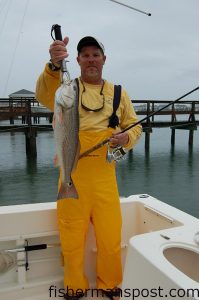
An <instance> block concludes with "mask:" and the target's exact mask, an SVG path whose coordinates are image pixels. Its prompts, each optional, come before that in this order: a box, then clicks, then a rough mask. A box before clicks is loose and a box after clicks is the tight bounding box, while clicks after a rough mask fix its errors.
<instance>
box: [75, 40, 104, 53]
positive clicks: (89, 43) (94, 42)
mask: <svg viewBox="0 0 199 300" xmlns="http://www.w3.org/2000/svg"><path fill="white" fill-rule="evenodd" d="M93 45H94V46H97V47H98V48H99V49H100V50H102V52H103V53H104V52H105V49H104V45H103V44H102V43H101V42H100V41H98V40H97V39H96V38H94V37H93V36H85V37H83V38H82V39H81V40H80V41H79V43H78V45H77V51H78V53H79V52H81V50H82V48H83V47H85V46H93Z"/></svg>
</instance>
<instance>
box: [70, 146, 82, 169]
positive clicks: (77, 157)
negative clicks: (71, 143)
mask: <svg viewBox="0 0 199 300" xmlns="http://www.w3.org/2000/svg"><path fill="white" fill-rule="evenodd" d="M79 155H80V142H79V140H78V145H77V151H76V155H75V160H74V164H73V169H72V172H74V171H75V169H76V167H77V162H78V160H79Z"/></svg>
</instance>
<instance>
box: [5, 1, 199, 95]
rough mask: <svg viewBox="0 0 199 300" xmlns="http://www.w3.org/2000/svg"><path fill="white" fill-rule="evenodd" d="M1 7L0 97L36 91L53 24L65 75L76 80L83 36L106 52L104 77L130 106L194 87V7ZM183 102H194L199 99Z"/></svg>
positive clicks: (198, 67)
mask: <svg viewBox="0 0 199 300" xmlns="http://www.w3.org/2000/svg"><path fill="white" fill-rule="evenodd" d="M121 2H123V3H126V4H129V5H132V6H133V7H136V8H138V9H141V10H145V11H147V12H150V13H151V14H152V16H151V17H148V16H146V15H144V14H140V13H137V12H135V11H133V10H130V9H128V8H126V7H123V6H120V5H118V4H115V3H113V2H111V1H109V0H0V35H1V46H0V54H1V55H0V72H1V76H0V97H8V95H9V94H10V93H13V92H15V91H17V90H19V89H28V90H31V91H34V89H35V84H36V80H37V77H38V76H39V74H40V73H41V71H42V70H43V68H44V65H45V63H46V62H47V61H48V60H49V53H48V49H49V45H50V43H51V42H52V41H51V36H50V30H51V26H52V24H56V23H58V24H60V25H61V26H62V34H63V36H66V35H67V36H69V38H70V42H69V45H68V51H69V53H70V56H69V60H70V62H69V63H68V69H69V71H70V73H71V77H76V76H78V75H79V66H78V65H77V63H76V55H77V52H76V45H77V43H78V41H79V39H80V38H82V37H83V36H86V35H93V36H95V37H97V38H98V39H99V40H100V41H101V42H102V43H103V44H104V46H105V49H106V55H107V61H106V64H105V67H104V78H106V79H107V80H109V81H112V82H114V83H116V84H122V86H123V87H124V88H125V89H126V90H127V91H128V93H129V95H130V97H131V98H132V99H171V100H173V99H175V98H177V97H179V96H181V95H183V94H184V93H185V92H187V91H189V90H191V89H193V88H195V87H197V86H199V1H198V0H121ZM189 99H199V92H196V93H194V94H193V95H192V96H190V97H189Z"/></svg>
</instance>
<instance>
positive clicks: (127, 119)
mask: <svg viewBox="0 0 199 300" xmlns="http://www.w3.org/2000/svg"><path fill="white" fill-rule="evenodd" d="M121 110H122V111H121V119H120V127H121V129H122V130H123V129H125V128H127V127H128V126H130V125H132V124H135V123H136V122H138V121H139V120H138V117H137V115H136V113H135V110H134V107H133V104H132V102H131V99H130V98H129V96H128V94H127V93H126V91H125V90H122V95H121ZM127 132H128V135H129V141H128V144H127V145H125V148H127V149H128V150H129V149H131V148H133V146H134V145H135V144H136V143H137V141H138V140H139V138H140V136H141V134H142V126H141V125H140V124H139V125H136V126H135V127H133V128H131V129H130V130H128V131H127Z"/></svg>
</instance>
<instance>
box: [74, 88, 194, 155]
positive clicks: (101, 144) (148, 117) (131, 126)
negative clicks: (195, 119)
mask: <svg viewBox="0 0 199 300" xmlns="http://www.w3.org/2000/svg"><path fill="white" fill-rule="evenodd" d="M198 89H199V86H198V87H197V88H195V89H193V90H191V91H190V92H188V93H186V94H184V95H183V96H181V97H179V98H177V99H176V100H174V101H172V102H170V103H169V104H167V105H165V106H163V107H162V108H160V109H158V110H156V111H154V112H153V113H151V114H150V115H148V116H146V117H144V118H143V119H141V120H140V121H138V122H136V123H134V124H132V125H130V126H128V127H127V128H125V129H124V130H122V131H121V132H119V133H118V134H121V133H124V132H126V131H127V130H129V129H131V128H133V127H135V126H137V125H138V124H141V123H142V122H144V121H146V120H148V119H150V117H152V116H154V115H156V114H157V113H159V112H160V111H162V110H164V109H165V108H167V107H169V106H171V105H173V104H175V103H177V102H178V101H180V100H181V99H183V98H185V97H186V96H188V95H190V94H192V93H193V92H195V91H197V90H198ZM110 139H111V137H110V138H107V139H106V140H104V141H102V142H101V143H99V144H97V145H95V146H94V147H92V148H90V149H88V150H87V151H85V152H83V153H82V154H81V155H80V156H79V159H81V158H82V157H84V156H87V155H88V154H90V153H92V152H93V151H95V150H97V149H99V148H101V147H102V146H104V145H106V144H108V143H109V142H110Z"/></svg>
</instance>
